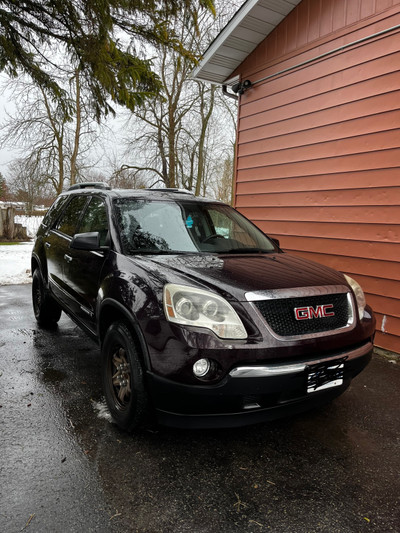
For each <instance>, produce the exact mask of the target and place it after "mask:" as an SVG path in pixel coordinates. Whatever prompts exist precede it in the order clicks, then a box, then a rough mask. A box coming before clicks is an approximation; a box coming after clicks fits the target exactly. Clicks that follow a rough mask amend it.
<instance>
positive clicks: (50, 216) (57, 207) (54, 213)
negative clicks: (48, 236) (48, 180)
mask: <svg viewBox="0 0 400 533" xmlns="http://www.w3.org/2000/svg"><path fill="white" fill-rule="evenodd" d="M67 199H68V196H59V197H58V198H57V199H56V200H55V201H54V203H53V205H52V206H51V207H50V209H49V210H48V211H47V213H46V214H45V216H44V218H43V225H44V226H50V225H51V224H52V223H54V222H55V221H56V220H57V218H58V216H59V214H60V213H61V210H62V208H63V207H64V204H65V202H66V201H67Z"/></svg>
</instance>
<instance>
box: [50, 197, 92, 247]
mask: <svg viewBox="0 0 400 533" xmlns="http://www.w3.org/2000/svg"><path fill="white" fill-rule="evenodd" d="M87 201H88V197H87V196H75V197H74V198H72V200H71V201H70V202H69V204H68V205H67V207H66V209H65V211H64V213H63V215H62V216H61V218H60V220H59V221H58V224H57V225H56V229H58V230H59V231H61V232H62V233H65V235H69V236H70V237H72V236H73V235H75V233H76V231H75V230H76V226H77V224H78V222H79V219H80V215H81V213H82V210H83V208H84V207H85V205H86V203H87Z"/></svg>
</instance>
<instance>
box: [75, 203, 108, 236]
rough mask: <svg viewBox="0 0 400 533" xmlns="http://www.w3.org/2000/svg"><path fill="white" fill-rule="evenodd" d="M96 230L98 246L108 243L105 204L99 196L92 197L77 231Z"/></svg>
mask: <svg viewBox="0 0 400 533" xmlns="http://www.w3.org/2000/svg"><path fill="white" fill-rule="evenodd" d="M90 231H98V232H99V233H100V246H105V245H107V243H108V238H109V233H108V219H107V210H106V206H105V204H104V202H103V200H102V199H101V198H96V197H94V198H92V199H91V200H90V203H89V205H88V207H87V209H86V211H85V213H84V215H83V217H82V221H81V223H80V225H79V233H86V232H90Z"/></svg>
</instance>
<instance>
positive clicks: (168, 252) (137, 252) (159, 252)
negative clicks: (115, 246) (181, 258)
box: [129, 249, 194, 255]
mask: <svg viewBox="0 0 400 533" xmlns="http://www.w3.org/2000/svg"><path fill="white" fill-rule="evenodd" d="M189 253H192V252H188V251H182V250H140V249H139V250H130V252H129V255H180V254H189ZM193 253H194V252H193Z"/></svg>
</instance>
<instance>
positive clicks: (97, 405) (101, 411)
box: [91, 400, 113, 422]
mask: <svg viewBox="0 0 400 533" xmlns="http://www.w3.org/2000/svg"><path fill="white" fill-rule="evenodd" d="M91 402H92V406H93V410H94V411H95V413H96V414H97V416H98V417H99V418H104V420H107V421H108V422H112V421H113V418H112V416H111V413H110V411H109V410H108V407H107V404H106V402H105V401H104V400H103V401H102V402H95V401H94V400H91Z"/></svg>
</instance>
